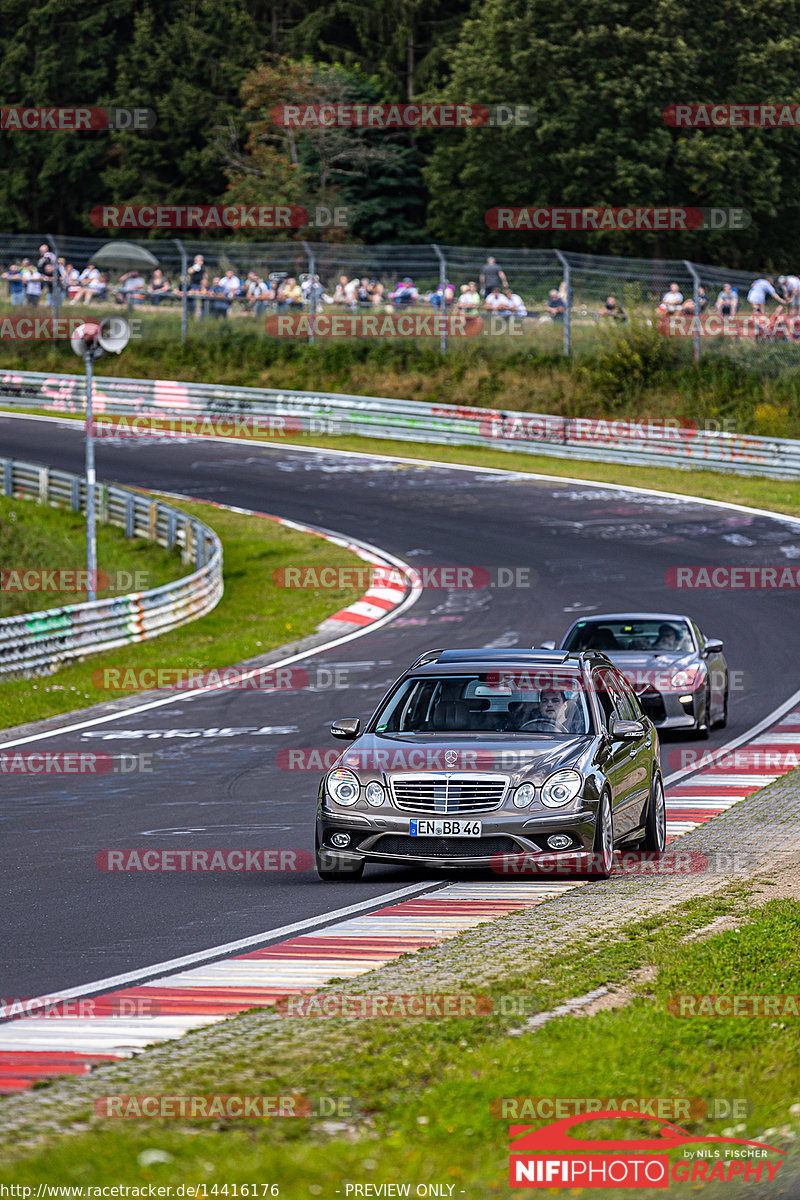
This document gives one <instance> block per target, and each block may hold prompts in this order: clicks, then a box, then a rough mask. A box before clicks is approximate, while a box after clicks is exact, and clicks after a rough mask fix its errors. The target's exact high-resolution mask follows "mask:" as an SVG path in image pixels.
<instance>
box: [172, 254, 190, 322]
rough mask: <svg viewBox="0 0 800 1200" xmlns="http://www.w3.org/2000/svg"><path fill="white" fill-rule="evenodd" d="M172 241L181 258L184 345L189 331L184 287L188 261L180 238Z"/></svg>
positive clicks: (186, 296) (187, 304) (186, 280)
mask: <svg viewBox="0 0 800 1200" xmlns="http://www.w3.org/2000/svg"><path fill="white" fill-rule="evenodd" d="M172 240H173V241H174V243H175V245H176V246H177V247H178V250H179V252H180V256H181V282H182V288H181V342H183V343H185V342H186V334H187V332H188V329H189V310H188V306H189V296H188V294H187V291H186V286H187V284H188V282H189V276H188V273H187V267H186V264H187V262H188V259H187V257H186V251H185V250H184V248H183V242H182V241H181V240H180V238H173V239H172Z"/></svg>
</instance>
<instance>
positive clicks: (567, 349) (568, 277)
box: [554, 250, 572, 358]
mask: <svg viewBox="0 0 800 1200" xmlns="http://www.w3.org/2000/svg"><path fill="white" fill-rule="evenodd" d="M554 253H555V254H556V256H557V258H558V261H559V262H560V263H561V266H562V267H563V268H564V282H565V283H566V285H567V300H566V304H565V306H564V354H565V355H566V356H567V358H569V357H570V356H571V354H572V329H571V326H570V313H571V311H572V273H571V271H570V267H569V263H568V261H567V259H566V258H565V257H564V255H563V254H562V253H561V251H560V250H555V251H554Z"/></svg>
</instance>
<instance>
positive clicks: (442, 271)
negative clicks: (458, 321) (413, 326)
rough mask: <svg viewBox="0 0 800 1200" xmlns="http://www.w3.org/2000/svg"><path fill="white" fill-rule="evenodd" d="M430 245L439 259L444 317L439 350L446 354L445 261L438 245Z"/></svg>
mask: <svg viewBox="0 0 800 1200" xmlns="http://www.w3.org/2000/svg"><path fill="white" fill-rule="evenodd" d="M431 245H432V246H433V251H434V254H435V255H436V257H437V258H438V260H439V283H440V284H441V286H442V315H443V317H444V320H443V321H442V342H441V350H442V354H447V296H446V290H447V262H446V261H445V257H444V255H443V254H442V252H441V250H440V249H439V247H438V246H437V245H436V244H435V243H433V242H431Z"/></svg>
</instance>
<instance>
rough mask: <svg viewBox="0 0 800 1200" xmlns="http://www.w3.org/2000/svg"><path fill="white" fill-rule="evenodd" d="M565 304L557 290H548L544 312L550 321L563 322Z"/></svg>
mask: <svg viewBox="0 0 800 1200" xmlns="http://www.w3.org/2000/svg"><path fill="white" fill-rule="evenodd" d="M566 308H567V306H566V304H565V303H564V301H563V300H562V298H561V297H560V296H559V294H558V288H551V289H550V296H549V298H548V301H547V308H546V310H545V311H546V312H547V314H548V316H549V317H550V320H551V321H563V320H564V313H565V311H566Z"/></svg>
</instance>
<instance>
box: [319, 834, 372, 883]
mask: <svg viewBox="0 0 800 1200" xmlns="http://www.w3.org/2000/svg"><path fill="white" fill-rule="evenodd" d="M314 852H315V856H316V860H317V874H318V875H319V877H320V879H322V880H324V881H325V883H336V882H337V881H341V880H351V881H353V880H356V879H360V878H361V876H362V875H363V874H364V860H363V858H362V859H360V860H359V862H358V863H356V864H355V865H354V866H343V865H342V864H341V863H340V862H339V860H338V855H336V854H335V853H334V852H333V851H331V850H327V849H326V848H325V847H324V846H320V844H319V840H316V843H315V846H314Z"/></svg>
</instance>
